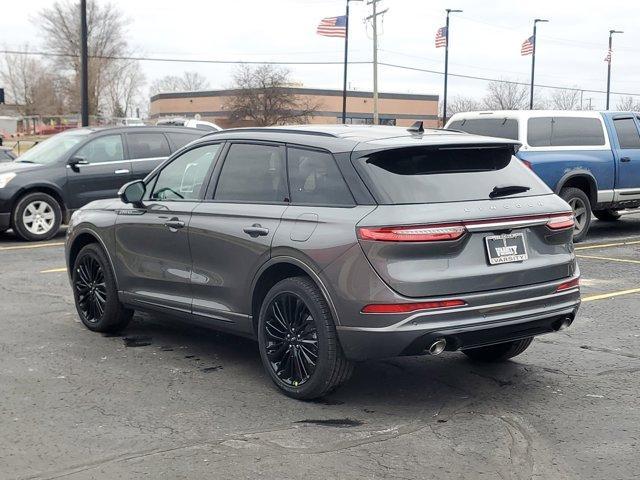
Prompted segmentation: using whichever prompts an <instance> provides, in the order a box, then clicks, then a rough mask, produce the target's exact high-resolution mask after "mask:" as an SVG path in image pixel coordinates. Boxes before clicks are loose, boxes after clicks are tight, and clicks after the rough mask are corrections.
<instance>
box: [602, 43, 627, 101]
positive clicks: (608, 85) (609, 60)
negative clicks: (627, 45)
mask: <svg viewBox="0 0 640 480" xmlns="http://www.w3.org/2000/svg"><path fill="white" fill-rule="evenodd" d="M614 33H624V32H623V31H622V30H609V51H608V52H607V108H606V110H609V96H610V93H611V57H612V56H613V55H612V51H611V46H612V42H613V34H614Z"/></svg>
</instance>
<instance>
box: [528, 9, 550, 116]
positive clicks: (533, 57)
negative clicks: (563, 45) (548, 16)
mask: <svg viewBox="0 0 640 480" xmlns="http://www.w3.org/2000/svg"><path fill="white" fill-rule="evenodd" d="M548 21H549V20H544V19H542V18H536V19H535V20H534V21H533V52H532V54H531V94H530V95H529V110H533V81H534V78H535V75H536V47H537V46H538V39H537V38H536V25H537V24H538V23H539V22H548Z"/></svg>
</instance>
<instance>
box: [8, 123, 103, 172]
mask: <svg viewBox="0 0 640 480" xmlns="http://www.w3.org/2000/svg"><path fill="white" fill-rule="evenodd" d="M89 133H91V132H90V131H89V130H75V131H73V132H65V133H60V134H58V135H54V136H53V137H51V138H48V139H46V140H44V141H43V142H40V143H38V144H37V145H34V146H33V147H31V148H30V149H29V150H27V151H26V152H24V153H23V154H22V155H20V156H19V157H18V159H17V160H16V161H17V162H27V163H40V164H43V165H44V164H49V163H53V162H55V161H56V160H58V159H59V158H60V157H61V156H63V155H64V154H65V153H67V152H68V151H69V150H70V149H71V148H73V147H74V146H76V145H77V144H78V143H80V142H81V141H82V140H84V139H85V138H87V135H88V134H89Z"/></svg>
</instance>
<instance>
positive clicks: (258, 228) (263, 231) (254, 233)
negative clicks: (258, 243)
mask: <svg viewBox="0 0 640 480" xmlns="http://www.w3.org/2000/svg"><path fill="white" fill-rule="evenodd" d="M242 231H243V232H244V233H246V234H247V235H249V236H250V237H252V238H256V237H264V236H265V235H269V229H268V228H264V227H263V226H262V225H260V224H259V223H254V224H253V225H251V226H250V227H244V228H243V229H242Z"/></svg>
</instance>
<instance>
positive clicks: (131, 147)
mask: <svg viewBox="0 0 640 480" xmlns="http://www.w3.org/2000/svg"><path fill="white" fill-rule="evenodd" d="M125 138H126V140H127V148H128V151H129V159H130V160H131V179H132V180H137V179H142V178H144V177H146V176H147V175H148V174H149V173H151V171H152V170H153V169H154V168H156V167H157V166H158V165H160V164H161V163H162V162H163V161H164V160H166V159H167V157H168V156H169V155H170V154H171V150H170V148H169V141H168V140H167V137H165V135H164V133H162V132H131V133H127V134H126V135H125Z"/></svg>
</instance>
